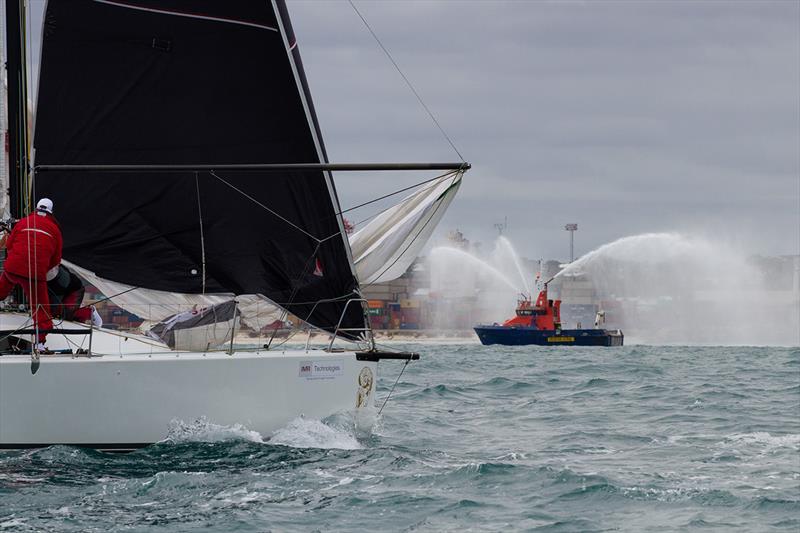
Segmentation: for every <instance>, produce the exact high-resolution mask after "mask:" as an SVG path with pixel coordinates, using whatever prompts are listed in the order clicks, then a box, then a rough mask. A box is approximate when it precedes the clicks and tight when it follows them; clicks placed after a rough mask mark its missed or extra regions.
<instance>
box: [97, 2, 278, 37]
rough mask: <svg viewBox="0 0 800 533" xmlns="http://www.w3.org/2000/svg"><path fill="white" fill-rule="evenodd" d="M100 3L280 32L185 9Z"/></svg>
mask: <svg viewBox="0 0 800 533" xmlns="http://www.w3.org/2000/svg"><path fill="white" fill-rule="evenodd" d="M94 1H95V2H97V3H98V4H107V5H110V6H115V7H122V8H126V9H134V10H137V11H145V12H148V13H158V14H160V15H172V16H175V17H185V18H192V19H199V20H209V21H212V22H225V23H227V24H237V25H239V26H249V27H251V28H258V29H261V30H269V31H274V32H276V33H278V28H273V27H272V26H266V25H264V24H257V23H255V22H248V21H246V20H237V19H228V18H223V17H212V16H211V15H201V14H199V13H186V12H183V11H172V10H169V9H156V8H153V7H144V6H137V5H136V4H131V3H128V2H120V1H114V0H94Z"/></svg>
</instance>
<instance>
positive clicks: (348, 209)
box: [336, 170, 461, 220]
mask: <svg viewBox="0 0 800 533" xmlns="http://www.w3.org/2000/svg"><path fill="white" fill-rule="evenodd" d="M456 172H461V170H451V171H449V172H445V173H444V174H439V175H438V176H435V177H433V178H430V179H427V180H424V181H420V182H419V183H415V184H414V185H409V186H408V187H404V188H402V189H398V190H396V191H394V192H390V193H389V194H384V195H383V196H381V197H380V198H375V199H374V200H370V201H368V202H364V203H363V204H358V205H356V206H353V207H348V208H347V209H344V210H342V211H339V212H338V213H336V214H337V215H343V214H345V213H348V212H350V211H355V210H356V209H359V208H361V207H364V206H367V205H369V204H374V203H375V202H380V201H381V200H385V199H387V198H390V197H392V196H394V195H396V194H400V193H401V192H406V191H409V190H411V189H413V188H414V187H419V186H420V185H425V184H426V183H430V182H432V181H436V180H438V179H439V178H444V177H445V176H448V175H450V174H454V173H456ZM370 218H372V217H370ZM368 220H369V219H368Z"/></svg>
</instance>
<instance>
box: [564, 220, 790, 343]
mask: <svg viewBox="0 0 800 533" xmlns="http://www.w3.org/2000/svg"><path fill="white" fill-rule="evenodd" d="M570 276H584V277H585V278H587V279H588V280H590V281H591V283H592V285H593V286H594V288H595V291H596V292H597V295H598V297H599V299H600V300H601V302H602V305H603V306H604V307H607V309H606V310H607V311H608V318H609V322H610V323H609V326H619V327H622V328H623V330H624V331H625V333H626V336H627V339H626V341H633V342H642V343H652V344H661V343H667V344H724V345H742V344H755V345H765V344H789V345H796V344H798V343H800V339H799V338H798V337H799V336H800V332H798V330H797V323H798V322H797V321H798V318H797V314H798V312H797V309H796V302H792V297H791V293H790V292H786V291H768V290H766V289H765V286H764V283H763V281H764V280H763V279H762V274H761V272H760V271H759V270H758V269H757V268H756V267H755V265H754V264H753V263H752V262H751V261H749V260H748V258H747V256H746V255H745V254H744V253H742V252H741V251H739V250H736V249H734V248H732V247H729V246H726V245H724V244H721V243H717V242H711V241H708V240H706V239H703V238H700V237H695V236H687V235H682V234H678V233H648V234H643V235H634V236H630V237H625V238H622V239H619V240H617V241H614V242H612V243H609V244H605V245H603V246H600V247H599V248H597V249H596V250H593V251H591V252H589V253H588V254H586V255H584V256H582V257H581V258H579V259H578V260H576V261H574V262H573V263H571V264H570V265H568V266H567V267H566V268H565V269H564V270H562V271H561V272H560V273H559V274H558V275H557V276H556V280H559V279H561V280H566V279H568V278H569V277H570Z"/></svg>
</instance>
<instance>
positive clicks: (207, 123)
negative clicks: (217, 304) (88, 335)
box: [33, 0, 365, 336]
mask: <svg viewBox="0 0 800 533" xmlns="http://www.w3.org/2000/svg"><path fill="white" fill-rule="evenodd" d="M42 39H43V42H42V56H41V67H40V79H39V93H38V96H37V113H36V128H35V139H34V148H35V156H36V164H37V165H65V164H66V165H93V164H95V165H98V164H99V165H117V164H122V165H215V164H218V165H225V164H231V163H237V164H242V163H243V164H249V163H252V164H261V163H325V162H327V159H326V155H325V150H324V146H323V144H322V138H321V135H320V130H319V125H318V124H317V120H316V115H315V112H314V107H313V104H312V101H311V95H310V92H309V89H308V84H307V82H306V79H305V74H304V72H303V67H302V63H301V62H300V56H299V51H298V48H297V43H296V42H295V39H294V35H293V32H292V30H291V26H290V23H289V19H288V16H287V13H286V7H285V5H284V3H283V0H275V1H273V2H271V3H270V2H260V1H253V0H236V1H234V0H227V1H225V2H219V1H218V0H192V1H185V0H70V1H66V0H50V1H49V2H48V4H47V9H46V12H45V21H44V30H43V38H42ZM33 192H34V194H35V196H36V197H43V196H47V197H50V198H52V199H53V200H54V202H55V205H56V214H57V217H58V219H59V221H60V223H61V226H62V230H63V234H64V239H65V243H64V257H65V258H66V259H67V260H69V261H71V262H73V263H75V264H76V265H79V266H81V267H83V268H85V269H87V270H90V271H92V272H94V273H96V274H97V275H98V276H100V277H102V278H105V279H108V280H112V281H116V282H120V283H125V284H128V285H132V286H136V287H142V288H147V289H156V290H161V291H168V292H177V293H189V294H200V293H206V294H214V293H231V292H232V293H234V294H263V295H264V296H266V297H267V298H269V299H270V300H272V301H273V302H275V303H277V304H278V305H280V306H282V307H284V308H285V309H287V310H288V311H290V312H291V313H293V314H295V315H297V316H298V317H300V318H302V319H304V320H306V321H307V322H309V323H310V324H312V325H314V326H317V327H320V328H322V329H325V330H328V331H333V330H334V328H335V327H336V325H337V323H339V319H340V317H341V316H342V313H343V312H345V302H346V301H347V300H348V299H350V298H355V297H357V296H356V291H357V290H358V283H357V281H356V278H355V275H354V270H353V263H352V259H351V258H350V251H349V247H348V244H347V240H346V237H345V236H344V232H343V231H342V225H341V216H340V215H339V214H338V211H339V204H338V199H337V196H336V191H335V188H334V185H333V181H332V178H331V177H330V175H329V174H328V173H326V172H322V171H318V170H317V171H312V170H304V171H288V170H287V171H282V172H262V171H247V172H243V171H231V170H219V171H211V172H208V171H197V172H194V171H188V172H186V171H184V172H165V171H151V172H136V173H132V172H108V171H104V172H91V173H81V172H70V171H50V172H41V173H37V175H36V176H35V180H34V191H33ZM364 325H365V319H364V314H363V309H362V307H361V306H360V305H350V306H349V307H347V311H346V315H345V316H344V318H343V320H342V322H341V327H342V328H351V329H356V328H363V327H364ZM348 336H352V335H348Z"/></svg>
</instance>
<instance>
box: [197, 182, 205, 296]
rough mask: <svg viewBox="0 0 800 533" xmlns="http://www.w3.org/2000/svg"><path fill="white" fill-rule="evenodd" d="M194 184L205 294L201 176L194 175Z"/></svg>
mask: <svg viewBox="0 0 800 533" xmlns="http://www.w3.org/2000/svg"><path fill="white" fill-rule="evenodd" d="M194 183H195V185H196V186H197V215H198V217H199V219H200V260H201V262H202V267H201V268H202V269H203V294H205V293H206V239H205V236H204V234H203V208H202V206H201V205H200V175H199V173H198V172H195V173H194Z"/></svg>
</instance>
